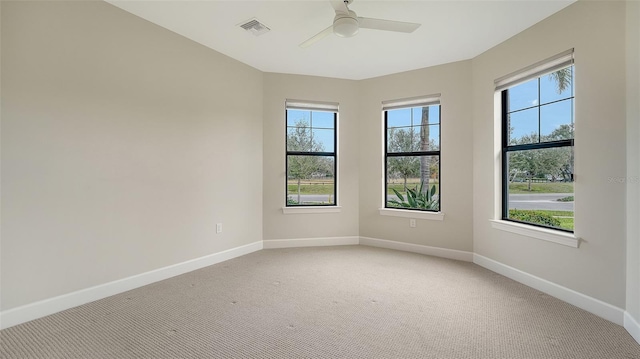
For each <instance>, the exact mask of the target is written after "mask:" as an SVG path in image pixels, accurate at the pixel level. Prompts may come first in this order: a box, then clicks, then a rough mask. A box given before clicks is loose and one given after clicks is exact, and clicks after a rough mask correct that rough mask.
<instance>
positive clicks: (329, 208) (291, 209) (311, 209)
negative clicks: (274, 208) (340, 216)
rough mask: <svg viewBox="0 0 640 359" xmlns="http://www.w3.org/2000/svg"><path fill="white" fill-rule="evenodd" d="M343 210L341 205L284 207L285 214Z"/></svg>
mask: <svg viewBox="0 0 640 359" xmlns="http://www.w3.org/2000/svg"><path fill="white" fill-rule="evenodd" d="M340 211H342V207H340V206H326V207H320V206H318V207H302V206H301V207H282V213H283V214H301V213H338V212H340Z"/></svg>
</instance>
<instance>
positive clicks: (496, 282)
mask: <svg viewBox="0 0 640 359" xmlns="http://www.w3.org/2000/svg"><path fill="white" fill-rule="evenodd" d="M0 357H2V358H7V359H8V358H461V359H462V358H510V359H511V358H514V359H517V358H558V359H560V358H562V359H566V358H580V359H583V358H598V359H605V358H606V359H609V358H611V359H613V358H627V359H631V358H634V359H638V358H640V345H638V344H637V343H636V342H635V341H634V340H633V339H632V338H631V336H630V335H629V334H628V333H627V332H626V331H625V330H624V328H622V327H620V326H618V325H615V324H613V323H611V322H609V321H607V320H604V319H601V318H599V317H597V316H595V315H592V314H590V313H588V312H585V311H583V310H581V309H578V308H576V307H574V306H572V305H570V304H566V303H564V302H562V301H560V300H557V299H555V298H553V297H550V296H548V295H546V294H543V293H541V292H539V291H536V290H534V289H531V288H529V287H526V286H524V285H521V284H519V283H517V282H514V281H512V280H510V279H507V278H505V277H503V276H500V275H498V274H495V273H493V272H490V271H488V270H485V269H483V268H481V267H479V266H477V265H474V264H472V263H465V262H459V261H453V260H447V259H442V258H435V257H428V256H423V255H419V254H413V253H406V252H398V251H392V250H386V249H379V248H372V247H365V246H340V247H319V248H296V249H275V250H263V251H259V252H255V253H252V254H249V255H246V256H243V257H240V258H236V259H233V260H230V261H227V262H224V263H220V264H217V265H214V266H211V267H207V268H204V269H201V270H197V271H194V272H191V273H187V274H184V275H181V276H178V277H174V278H171V279H168V280H165V281H162V282H158V283H154V284H152V285H148V286H145V287H142V288H138V289H135V290H132V291H129V292H126V293H122V294H119V295H115V296H112V297H109V298H106V299H103V300H99V301H96V302H93V303H89V304H86V305H83V306H80V307H77V308H73V309H69V310H66V311H64V312H61V313H57V314H54V315H51V316H48V317H45V318H41V319H38V320H34V321H32V322H28V323H24V324H21V325H18V326H15V327H11V328H8V329H5V330H2V331H1V332H0Z"/></svg>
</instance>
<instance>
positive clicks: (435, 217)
mask: <svg viewBox="0 0 640 359" xmlns="http://www.w3.org/2000/svg"><path fill="white" fill-rule="evenodd" d="M379 211H380V215H381V216H392V217H403V218H416V219H429V220H432V221H442V220H444V213H442V212H425V211H412V210H408V209H389V208H380V209H379Z"/></svg>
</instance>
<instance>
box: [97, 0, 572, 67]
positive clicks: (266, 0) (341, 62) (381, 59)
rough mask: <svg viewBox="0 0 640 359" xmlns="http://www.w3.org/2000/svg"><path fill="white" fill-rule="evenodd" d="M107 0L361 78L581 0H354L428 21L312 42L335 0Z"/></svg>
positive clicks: (256, 51) (250, 50) (246, 47)
mask: <svg viewBox="0 0 640 359" xmlns="http://www.w3.org/2000/svg"><path fill="white" fill-rule="evenodd" d="M106 1H107V2H109V3H111V4H113V5H115V6H117V7H119V8H122V9H124V10H126V11H128V12H130V13H132V14H135V15H137V16H139V17H141V18H144V19H146V20H148V21H150V22H153V23H155V24H158V25H160V26H162V27H164V28H167V29H169V30H171V31H173V32H176V33H178V34H180V35H182V36H185V37H187V38H189V39H192V40H193V41H196V42H198V43H200V44H203V45H205V46H208V47H210V48H212V49H214V50H216V51H218V52H221V53H223V54H225V55H227V56H230V57H232V58H234V59H236V60H238V61H241V62H243V63H245V64H248V65H250V66H252V67H255V68H257V69H259V70H261V71H264V72H277V73H290V74H304V75H315V76H325V77H336V78H344V79H354V80H360V79H365V78H371V77H376V76H382V75H387V74H392V73H397V72H402V71H408V70H414V69H418V68H423V67H429V66H434V65H439V64H444V63H449V62H455V61H461V60H466V59H470V58H473V57H475V56H477V55H479V54H481V53H482V52H484V51H486V50H488V49H490V48H491V47H493V46H495V45H497V44H499V43H501V42H503V41H504V40H506V39H508V38H510V37H512V36H513V35H515V34H517V33H519V32H521V31H522V30H524V29H526V28H528V27H530V26H531V25H533V24H535V23H537V22H539V21H541V20H542V19H544V18H546V17H548V16H550V15H551V14H553V13H555V12H557V11H559V10H561V9H563V8H564V7H566V6H568V5H570V4H571V3H572V2H574V1H575V0H544V1H541V0H501V1H500V0H494V1H486V0H466V1H460V0H446V1H432V0H422V1H401V0H391V1H389V0H388V1H372V0H355V1H354V2H353V3H352V4H351V5H350V6H349V8H350V9H351V10H353V11H355V12H356V13H357V14H358V16H364V17H371V18H381V19H389V20H398V21H405V22H416V23H421V24H422V26H420V28H418V30H416V31H415V32H413V33H411V34H406V33H393V32H386V31H379V30H370V29H361V30H360V32H359V33H358V34H357V35H356V36H354V37H351V38H339V37H337V36H335V35H333V34H331V35H329V36H328V37H326V38H324V39H322V40H320V41H319V42H317V43H315V44H314V45H312V46H311V47H308V48H305V49H303V48H300V47H299V46H298V45H299V44H300V43H302V42H303V41H304V40H306V39H308V38H309V37H311V36H313V35H315V34H316V33H318V32H320V31H321V30H323V29H325V28H326V27H328V26H330V25H331V23H332V21H333V16H334V10H333V8H332V7H331V4H330V3H329V1H326V0H323V1H321V0H315V1H300V0H294V1H272V0H259V1H238V0H236V1H217V0H209V1H202V0H200V1H194V0H173V1H161V0H138V1H130V0H106ZM252 18H257V19H258V20H259V21H260V22H262V23H264V24H265V25H267V26H268V27H269V28H270V29H271V31H270V32H268V33H266V34H264V35H261V36H257V37H256V36H254V35H253V34H251V33H250V32H247V31H245V30H244V29H242V28H240V27H239V26H238V25H239V24H241V23H244V22H245V21H246V20H249V19H252Z"/></svg>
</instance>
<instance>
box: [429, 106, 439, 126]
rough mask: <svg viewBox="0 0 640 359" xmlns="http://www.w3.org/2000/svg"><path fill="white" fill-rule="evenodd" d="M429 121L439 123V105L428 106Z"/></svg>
mask: <svg viewBox="0 0 640 359" xmlns="http://www.w3.org/2000/svg"><path fill="white" fill-rule="evenodd" d="M429 123H440V105H438V106H429Z"/></svg>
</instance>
